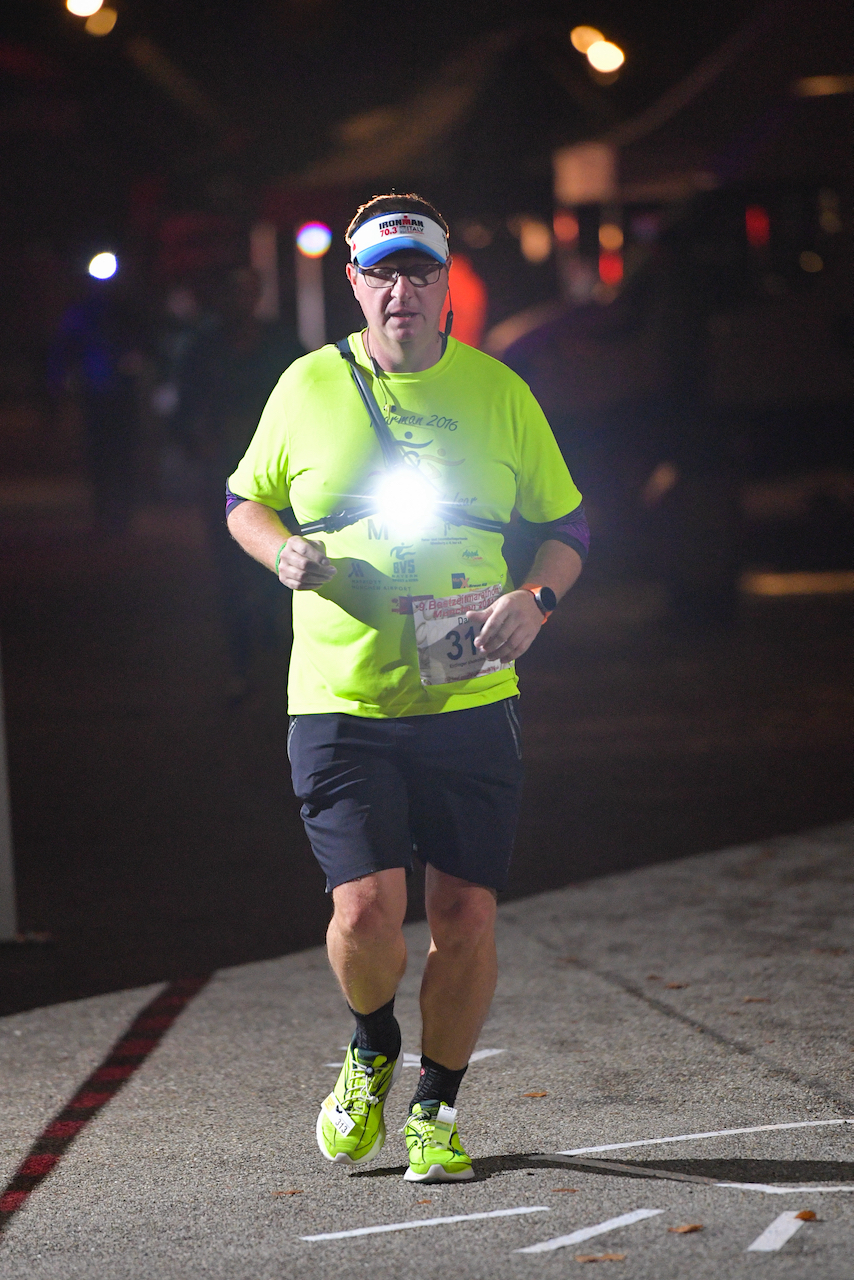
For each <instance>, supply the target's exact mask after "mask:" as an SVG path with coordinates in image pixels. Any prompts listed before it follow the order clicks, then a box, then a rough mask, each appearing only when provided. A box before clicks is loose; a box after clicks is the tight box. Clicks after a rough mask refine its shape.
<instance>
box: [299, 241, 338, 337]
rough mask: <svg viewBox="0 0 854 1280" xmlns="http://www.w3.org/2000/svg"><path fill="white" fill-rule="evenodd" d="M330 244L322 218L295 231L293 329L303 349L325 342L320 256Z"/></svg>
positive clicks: (324, 314) (324, 310) (324, 307)
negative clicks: (295, 319) (295, 296)
mask: <svg viewBox="0 0 854 1280" xmlns="http://www.w3.org/2000/svg"><path fill="white" fill-rule="evenodd" d="M331 244H332V232H331V231H330V230H329V227H327V226H326V224H325V223H324V222H305V223H303V225H302V226H301V227H298V228H297V232H296V277H297V333H298V334H299V340H300V342H301V343H302V345H303V346H304V347H305V349H306V351H316V350H317V348H318V347H322V346H323V344H324V343H325V342H326V304H325V301H324V297H323V257H324V255H325V254H326V253H327V252H328V250H329V246H330V245H331Z"/></svg>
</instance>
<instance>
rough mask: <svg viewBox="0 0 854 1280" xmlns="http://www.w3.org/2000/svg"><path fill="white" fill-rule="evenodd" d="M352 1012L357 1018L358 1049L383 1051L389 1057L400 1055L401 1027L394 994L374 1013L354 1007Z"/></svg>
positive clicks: (356, 1038)
mask: <svg viewBox="0 0 854 1280" xmlns="http://www.w3.org/2000/svg"><path fill="white" fill-rule="evenodd" d="M350 1012H351V1013H352V1015H353V1017H354V1018H355V1019H356V1035H355V1037H354V1039H355V1044H356V1048H357V1049H368V1050H370V1052H371V1053H381V1054H383V1056H384V1057H386V1058H389V1059H391V1058H399V1057H400V1027H399V1026H398V1023H397V1018H396V1017H395V1016H394V996H392V998H391V999H390V1000H389V1002H388V1004H384V1005H381V1006H380V1008H379V1009H374V1011H373V1013H357V1012H356V1010H355V1009H352V1008H351V1009H350Z"/></svg>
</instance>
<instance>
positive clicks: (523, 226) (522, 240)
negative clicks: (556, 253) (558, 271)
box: [519, 218, 552, 262]
mask: <svg viewBox="0 0 854 1280" xmlns="http://www.w3.org/2000/svg"><path fill="white" fill-rule="evenodd" d="M519 248H520V249H521V250H522V257H523V258H525V260H526V261H527V262H545V261H546V259H547V258H548V256H549V254H550V253H551V251H552V233H551V231H550V230H549V228H548V227H547V226H546V224H545V223H544V222H541V221H540V220H539V218H520V219H519Z"/></svg>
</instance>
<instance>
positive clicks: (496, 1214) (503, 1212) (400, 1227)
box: [300, 1204, 660, 1240]
mask: <svg viewBox="0 0 854 1280" xmlns="http://www.w3.org/2000/svg"><path fill="white" fill-rule="evenodd" d="M550 1212H551V1206H550V1205H547V1204H535V1205H527V1204H526V1205H522V1206H520V1207H519V1208H518V1209H490V1211H489V1212H488V1213H457V1214H454V1216H453V1217H452V1218H418V1219H416V1220H415V1221H414V1222H387V1223H385V1224H384V1225H382V1226H378V1227H356V1228H355V1229H354V1230H352V1231H327V1232H326V1233H325V1234H324V1235H322V1236H300V1240H348V1239H350V1237H351V1236H373V1235H379V1234H380V1233H381V1232H383V1231H410V1230H411V1229H412V1228H413V1227H444V1226H446V1225H447V1224H448V1223H451V1222H474V1220H475V1219H476V1218H511V1217H513V1215H514V1214H517V1213H550ZM645 1212H649V1210H643V1209H642V1210H641V1213H645ZM653 1212H655V1213H658V1212H660V1210H658V1209H655V1210H653Z"/></svg>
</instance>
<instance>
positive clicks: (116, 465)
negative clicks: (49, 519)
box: [48, 276, 148, 534]
mask: <svg viewBox="0 0 854 1280" xmlns="http://www.w3.org/2000/svg"><path fill="white" fill-rule="evenodd" d="M147 346H148V325H147V323H146V319H145V314H144V308H143V307H142V305H141V304H140V303H139V301H138V300H137V299H136V298H135V297H134V296H133V294H132V292H131V290H130V288H129V287H128V286H127V285H125V284H124V283H122V282H121V281H120V279H119V278H118V277H117V276H113V277H112V278H110V279H106V280H98V279H94V278H91V277H87V278H86V281H85V282H84V285H83V288H82V290H81V292H80V295H79V297H78V298H76V299H75V300H74V301H73V302H71V303H70V304H69V306H68V307H66V309H65V311H64V312H63V314H62V317H61V318H60V321H59V327H58V330H57V333H56V336H55V338H54V341H53V343H52V345H51V348H50V352H49V356H48V385H49V387H50V389H51V391H52V392H53V393H54V395H55V396H56V397H60V396H63V395H68V396H70V397H71V398H72V399H73V400H74V401H76V402H77V404H78V406H79V410H80V416H81V419H82V424H83V443H84V457H85V463H86V470H87V474H88V477H89V480H90V482H91V485H92V504H93V513H94V518H95V522H96V527H98V528H99V529H101V530H102V531H103V532H105V533H108V534H112V533H121V532H122V531H123V530H124V529H125V528H126V527H127V524H128V520H129V518H130V513H131V510H132V507H133V502H134V497H135V494H136V447H137V441H138V435H139V392H138V381H139V378H140V376H141V373H142V370H143V366H144V362H145V353H146V349H147Z"/></svg>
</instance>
